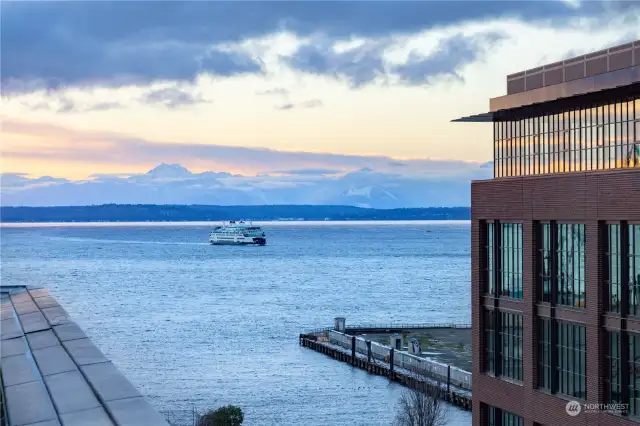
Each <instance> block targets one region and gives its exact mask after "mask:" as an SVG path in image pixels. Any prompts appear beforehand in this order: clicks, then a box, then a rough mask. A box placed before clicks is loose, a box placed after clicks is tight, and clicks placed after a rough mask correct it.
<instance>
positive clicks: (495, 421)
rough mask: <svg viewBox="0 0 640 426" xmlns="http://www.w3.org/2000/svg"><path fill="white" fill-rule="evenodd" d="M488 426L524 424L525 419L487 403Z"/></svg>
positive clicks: (522, 425)
mask: <svg viewBox="0 0 640 426" xmlns="http://www.w3.org/2000/svg"><path fill="white" fill-rule="evenodd" d="M486 407H487V411H486V412H487V421H486V424H487V425H488V426H524V419H523V418H522V417H520V416H518V415H517V414H513V413H510V412H508V411H506V410H501V409H499V408H497V407H494V406H492V405H487V406H486Z"/></svg>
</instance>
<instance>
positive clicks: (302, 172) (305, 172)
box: [273, 169, 342, 176]
mask: <svg viewBox="0 0 640 426" xmlns="http://www.w3.org/2000/svg"><path fill="white" fill-rule="evenodd" d="M273 173H277V174H283V175H298V176H324V175H335V174H338V173H342V172H341V171H340V170H336V169H294V170H280V171H275V172H273Z"/></svg>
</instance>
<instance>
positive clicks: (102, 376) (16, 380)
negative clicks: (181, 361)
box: [0, 286, 168, 426]
mask: <svg viewBox="0 0 640 426" xmlns="http://www.w3.org/2000/svg"><path fill="white" fill-rule="evenodd" d="M0 315H1V321H2V322H1V325H0V336H1V340H0V359H1V368H0V372H1V375H0V377H1V378H2V392H3V396H4V398H3V400H4V407H2V409H3V410H4V411H3V413H6V414H4V415H6V416H7V418H8V425H9V426H36V425H37V426H56V425H58V426H59V425H64V426H85V425H92V426H103V425H104V426H114V425H118V426H147V425H149V426H151V425H153V426H168V424H167V422H166V421H165V419H164V418H163V417H162V416H161V415H160V414H159V413H158V412H157V411H156V410H154V409H153V407H152V406H151V405H150V404H149V403H148V402H147V400H146V399H145V398H144V397H143V396H142V395H141V394H140V393H139V392H138V391H137V390H136V389H135V387H134V386H133V385H132V384H131V383H130V382H129V381H128V380H127V379H126V378H125V377H124V376H123V375H122V373H120V371H119V370H118V368H117V367H116V366H115V365H114V364H113V363H112V362H110V361H109V360H108V359H107V358H106V357H105V356H104V355H103V353H102V352H101V351H100V349H98V348H97V347H96V346H95V345H94V344H93V343H92V341H91V340H90V339H89V338H88V337H87V336H86V334H85V333H84V332H83V331H82V329H81V328H80V327H79V326H78V325H77V324H76V323H75V322H74V321H73V320H72V319H71V318H70V317H69V315H68V314H67V312H66V311H65V310H64V308H63V307H62V306H60V305H59V304H58V302H57V301H56V300H55V299H54V298H53V297H52V296H51V295H49V293H48V291H47V290H46V289H44V288H30V287H29V288H28V287H25V286H0Z"/></svg>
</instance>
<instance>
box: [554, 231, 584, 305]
mask: <svg viewBox="0 0 640 426" xmlns="http://www.w3.org/2000/svg"><path fill="white" fill-rule="evenodd" d="M557 247H558V248H557V254H556V255H557V261H558V273H557V282H558V304H560V305H568V306H575V307H580V308H584V307H585V226H584V224H571V223H562V224H558V246H557Z"/></svg>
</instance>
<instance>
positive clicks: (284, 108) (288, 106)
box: [274, 103, 295, 111]
mask: <svg viewBox="0 0 640 426" xmlns="http://www.w3.org/2000/svg"><path fill="white" fill-rule="evenodd" d="M274 108H275V109H279V110H281V111H286V110H289V109H293V108H295V105H294V104H291V103H288V104H282V105H276V106H275V107H274Z"/></svg>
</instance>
